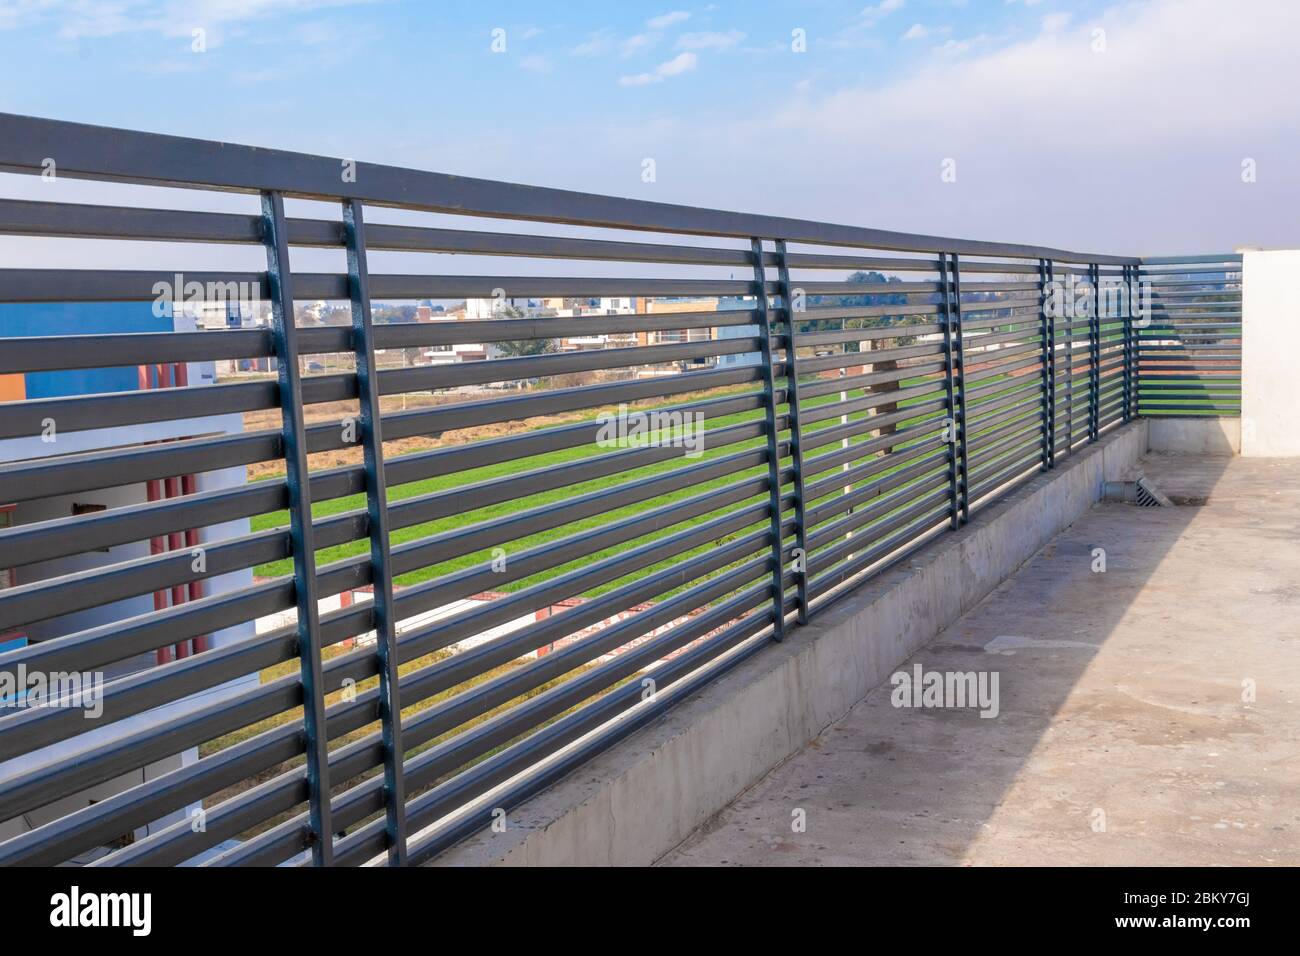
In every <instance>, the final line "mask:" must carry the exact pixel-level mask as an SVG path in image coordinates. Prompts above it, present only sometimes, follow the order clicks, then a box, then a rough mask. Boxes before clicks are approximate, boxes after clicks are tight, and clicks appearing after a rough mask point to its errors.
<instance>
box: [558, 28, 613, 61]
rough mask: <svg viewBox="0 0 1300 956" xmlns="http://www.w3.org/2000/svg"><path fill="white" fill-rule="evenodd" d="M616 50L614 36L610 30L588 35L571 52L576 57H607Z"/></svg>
mask: <svg viewBox="0 0 1300 956" xmlns="http://www.w3.org/2000/svg"><path fill="white" fill-rule="evenodd" d="M613 49H614V34H613V33H611V32H610V31H609V30H597V31H596V32H595V33H590V34H588V35H587V39H585V40H583V41H582V42H581V43H579V44H578V45H577V46H575V47H574V48H573V49H572V50H570V51H569V52H570V53H572V54H573V55H574V56H605V55H606V54H608V53H610V52H611V51H612V50H613Z"/></svg>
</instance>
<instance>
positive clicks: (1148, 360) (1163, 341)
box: [1134, 253, 1241, 417]
mask: <svg viewBox="0 0 1300 956" xmlns="http://www.w3.org/2000/svg"><path fill="white" fill-rule="evenodd" d="M1141 276H1142V280H1143V284H1144V286H1143V287H1144V290H1145V293H1146V295H1147V298H1148V307H1147V308H1146V310H1145V313H1146V318H1147V321H1145V322H1139V323H1138V325H1137V328H1135V330H1134V332H1135V335H1136V337H1137V343H1136V348H1137V354H1138V362H1139V363H1140V366H1141V395H1140V404H1139V406H1138V407H1139V411H1140V412H1141V413H1142V414H1143V415H1178V416H1182V417H1188V416H1198V417H1200V416H1219V415H1233V416H1236V415H1240V414H1241V255H1240V254H1239V253H1229V254H1224V255H1217V256H1167V257H1163V258H1151V259H1143V260H1142V267H1141Z"/></svg>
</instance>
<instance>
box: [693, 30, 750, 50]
mask: <svg viewBox="0 0 1300 956" xmlns="http://www.w3.org/2000/svg"><path fill="white" fill-rule="evenodd" d="M744 39H745V34H744V33H742V32H741V31H739V30H728V31H727V32H726V33H717V32H704V33H683V34H682V35H681V36H680V37H678V38H677V47H678V49H681V50H730V49H731V48H732V47H735V46H738V45H740V43H741V42H742V41H743V40H744Z"/></svg>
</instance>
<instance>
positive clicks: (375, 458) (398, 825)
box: [343, 199, 406, 866]
mask: <svg viewBox="0 0 1300 956" xmlns="http://www.w3.org/2000/svg"><path fill="white" fill-rule="evenodd" d="M343 229H344V233H345V235H346V237H347V248H348V289H349V291H350V294H351V298H352V351H353V353H354V354H355V355H356V360H357V397H358V398H359V399H360V406H361V435H360V437H361V444H362V448H363V450H364V460H365V470H366V512H367V516H368V519H369V524H368V527H369V531H370V579H371V585H372V587H373V589H374V595H375V600H374V615H375V652H376V654H377V655H378V657H379V720H380V728H381V730H380V735H381V738H382V739H383V744H384V817H385V821H386V826H387V831H388V863H389V865H390V866H403V865H405V863H406V783H405V779H404V775H403V767H402V757H403V754H404V749H403V747H402V705H401V698H400V694H399V681H398V673H397V633H396V630H395V620H394V617H393V576H392V571H391V568H390V556H389V540H388V491H387V488H386V482H385V479H384V444H383V434H382V429H383V426H382V419H381V412H380V407H379V381H378V375H379V372H378V369H377V368H376V367H375V347H374V336H373V325H372V323H371V318H370V270H369V267H368V266H367V264H366V226H365V219H364V216H363V213H362V209H361V201H360V200H358V199H349V200H347V201H346V202H344V203H343Z"/></svg>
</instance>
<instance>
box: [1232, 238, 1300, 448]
mask: <svg viewBox="0 0 1300 956" xmlns="http://www.w3.org/2000/svg"><path fill="white" fill-rule="evenodd" d="M1242 268H1243V272H1242V283H1241V299H1242V342H1241V381H1242V393H1241V454H1242V455H1243V456H1244V457H1250V458H1297V457H1300V249H1282V250H1272V251H1252V250H1247V251H1246V252H1245V253H1244V254H1243V267H1242Z"/></svg>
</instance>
